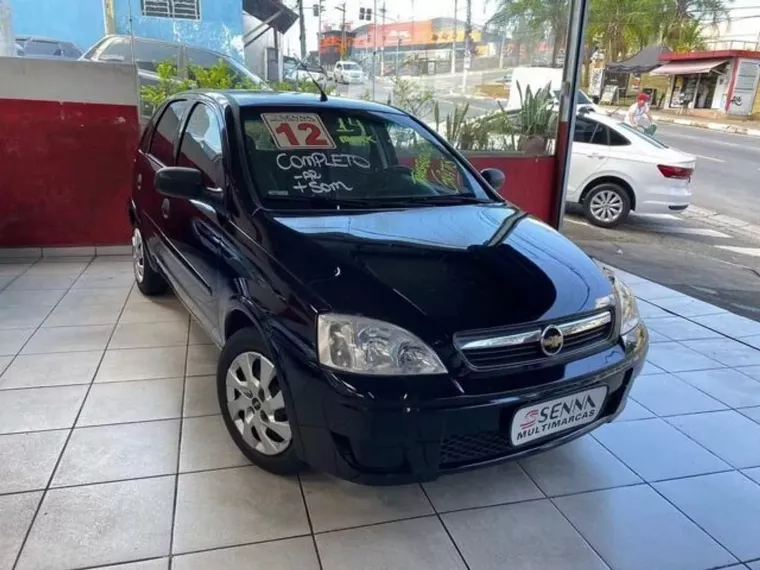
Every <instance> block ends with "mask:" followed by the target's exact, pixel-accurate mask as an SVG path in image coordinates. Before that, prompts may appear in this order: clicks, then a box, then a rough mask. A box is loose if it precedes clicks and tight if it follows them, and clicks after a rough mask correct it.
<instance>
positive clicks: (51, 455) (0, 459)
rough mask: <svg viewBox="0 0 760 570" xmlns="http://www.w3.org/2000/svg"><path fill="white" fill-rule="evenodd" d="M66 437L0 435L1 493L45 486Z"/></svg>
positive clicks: (47, 433) (63, 432) (57, 434)
mask: <svg viewBox="0 0 760 570" xmlns="http://www.w3.org/2000/svg"><path fill="white" fill-rule="evenodd" d="M3 413H6V412H3ZM68 434H69V432H68V430H60V431H41V432H35V433H16V434H9V435H0V494H2V493H18V492H19V491H36V490H38V489H44V488H45V487H47V484H48V480H49V479H50V475H52V474H53V469H54V468H55V463H56V461H58V456H59V455H60V454H61V450H62V449H63V445H64V443H65V442H66V437H67V436H68ZM0 567H2V566H0Z"/></svg>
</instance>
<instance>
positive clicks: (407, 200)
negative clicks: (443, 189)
mask: <svg viewBox="0 0 760 570" xmlns="http://www.w3.org/2000/svg"><path fill="white" fill-rule="evenodd" d="M377 202H379V203H383V204H387V203H389V202H392V203H403V204H405V205H406V204H442V205H454V204H491V203H492V200H488V199H484V198H478V197H477V196H475V194H437V195H430V196H399V197H397V198H378V199H377Z"/></svg>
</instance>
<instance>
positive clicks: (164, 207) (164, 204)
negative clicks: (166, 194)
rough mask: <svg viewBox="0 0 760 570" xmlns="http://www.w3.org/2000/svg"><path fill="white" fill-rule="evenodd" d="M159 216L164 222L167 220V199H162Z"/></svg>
mask: <svg viewBox="0 0 760 570" xmlns="http://www.w3.org/2000/svg"><path fill="white" fill-rule="evenodd" d="M161 215H162V216H163V217H164V219H165V220H166V219H168V218H169V198H164V201H163V202H161Z"/></svg>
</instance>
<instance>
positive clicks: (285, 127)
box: [274, 123, 329, 146]
mask: <svg viewBox="0 0 760 570" xmlns="http://www.w3.org/2000/svg"><path fill="white" fill-rule="evenodd" d="M297 129H298V130H299V131H309V134H308V135H306V141H305V144H306V145H307V146H328V144H329V143H328V142H327V141H326V140H325V139H324V138H323V137H322V130H321V129H320V128H319V127H318V126H317V125H315V124H313V123H299V124H298V127H297ZM274 132H276V133H277V134H278V135H285V138H287V139H288V143H289V144H290V145H291V146H300V143H299V141H298V137H296V134H295V133H294V132H293V128H292V127H291V126H290V124H289V123H282V124H281V125H280V126H279V127H277V128H276V129H275V131H274Z"/></svg>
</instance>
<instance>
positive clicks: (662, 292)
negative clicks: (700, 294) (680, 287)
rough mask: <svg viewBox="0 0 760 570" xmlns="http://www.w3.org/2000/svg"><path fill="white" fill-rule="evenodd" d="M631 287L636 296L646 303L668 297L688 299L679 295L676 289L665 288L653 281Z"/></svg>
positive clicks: (632, 284) (634, 284) (681, 294)
mask: <svg viewBox="0 0 760 570" xmlns="http://www.w3.org/2000/svg"><path fill="white" fill-rule="evenodd" d="M630 286H631V289H633V293H634V295H636V296H637V297H639V298H640V299H644V300H646V301H651V300H653V299H665V298H667V297H676V298H680V299H683V298H688V297H687V296H686V295H684V294H683V293H679V292H678V291H676V290H674V289H670V288H668V287H663V286H662V285H660V284H659V283H653V282H651V281H647V282H645V283H631V285H630Z"/></svg>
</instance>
